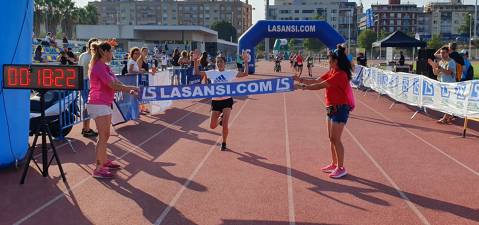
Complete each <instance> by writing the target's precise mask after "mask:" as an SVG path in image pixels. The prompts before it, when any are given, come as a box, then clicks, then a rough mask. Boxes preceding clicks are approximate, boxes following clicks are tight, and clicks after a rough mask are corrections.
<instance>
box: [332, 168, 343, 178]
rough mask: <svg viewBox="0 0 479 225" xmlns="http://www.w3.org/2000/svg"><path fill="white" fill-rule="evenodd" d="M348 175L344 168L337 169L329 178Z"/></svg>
mask: <svg viewBox="0 0 479 225" xmlns="http://www.w3.org/2000/svg"><path fill="white" fill-rule="evenodd" d="M346 174H348V173H347V172H346V169H345V168H344V167H338V168H336V169H335V170H334V171H333V172H332V173H331V174H329V177H331V178H341V177H344V176H346Z"/></svg>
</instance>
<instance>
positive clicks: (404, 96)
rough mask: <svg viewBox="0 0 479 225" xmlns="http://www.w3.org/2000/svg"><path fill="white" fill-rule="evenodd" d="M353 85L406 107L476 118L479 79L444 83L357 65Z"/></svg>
mask: <svg viewBox="0 0 479 225" xmlns="http://www.w3.org/2000/svg"><path fill="white" fill-rule="evenodd" d="M352 83H353V85H354V86H356V87H366V88H370V89H372V90H374V91H376V92H378V93H380V94H385V95H388V96H389V97H391V98H392V99H394V100H396V101H398V102H402V103H405V104H408V105H412V106H416V107H419V108H429V109H433V110H436V111H440V112H444V113H448V114H452V115H455V116H458V117H462V118H465V117H468V118H479V80H471V81H465V82H457V83H443V82H439V81H437V80H433V79H430V78H428V77H425V76H423V75H417V74H410V73H396V72H391V71H386V70H382V69H378V68H366V67H362V66H356V67H355V72H354V74H353V79H352Z"/></svg>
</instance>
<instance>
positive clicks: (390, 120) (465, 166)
mask: <svg viewBox="0 0 479 225" xmlns="http://www.w3.org/2000/svg"><path fill="white" fill-rule="evenodd" d="M358 101H359V102H360V103H361V104H362V105H364V106H366V107H367V108H368V109H370V110H371V111H373V112H374V113H376V114H378V115H379V116H381V117H382V118H383V119H385V120H389V122H391V123H393V124H395V125H396V126H398V127H399V128H401V129H403V130H404V131H406V132H407V133H409V134H410V135H412V136H414V137H415V138H417V139H418V140H420V141H422V142H423V143H424V144H426V145H428V146H429V147H431V148H432V149H434V150H436V151H437V152H439V153H441V154H443V155H444V156H446V157H447V158H449V159H450V160H452V161H453V162H455V163H456V164H458V165H460V166H462V167H464V168H465V169H466V170H469V171H470V172H471V173H473V174H474V175H476V176H479V172H478V171H476V170H474V169H472V168H471V167H469V166H467V165H466V164H464V163H462V162H461V161H459V160H457V159H456V158H454V157H453V156H451V155H449V154H447V153H446V152H444V151H443V150H441V149H440V148H439V147H437V146H435V145H433V144H432V143H431V142H429V141H427V140H425V139H424V138H422V137H419V136H418V135H416V134H415V133H413V132H412V131H410V130H409V129H407V128H405V127H404V126H402V125H401V124H398V123H396V122H394V121H393V120H392V119H391V118H389V117H387V116H385V115H384V114H382V113H381V112H378V111H377V110H375V109H374V108H372V107H371V106H369V105H367V104H366V103H364V102H363V101H360V100H358Z"/></svg>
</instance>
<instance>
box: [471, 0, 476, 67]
mask: <svg viewBox="0 0 479 225" xmlns="http://www.w3.org/2000/svg"><path fill="white" fill-rule="evenodd" d="M476 23H477V0H476V4H475V5H474V36H473V37H474V40H476V35H477V24H476ZM469 54H470V55H472V52H470V51H469ZM474 58H477V47H476V54H475V57H474Z"/></svg>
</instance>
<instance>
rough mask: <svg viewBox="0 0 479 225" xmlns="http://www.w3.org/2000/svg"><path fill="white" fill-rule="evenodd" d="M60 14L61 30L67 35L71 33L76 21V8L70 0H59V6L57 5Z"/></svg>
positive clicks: (69, 35)
mask: <svg viewBox="0 0 479 225" xmlns="http://www.w3.org/2000/svg"><path fill="white" fill-rule="evenodd" d="M58 10H59V14H60V16H61V17H60V25H61V28H62V31H63V32H64V33H66V35H67V36H68V37H71V36H72V35H73V27H74V26H75V24H77V23H78V13H77V10H78V8H77V7H75V3H74V2H73V1H72V0H60V7H58Z"/></svg>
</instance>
